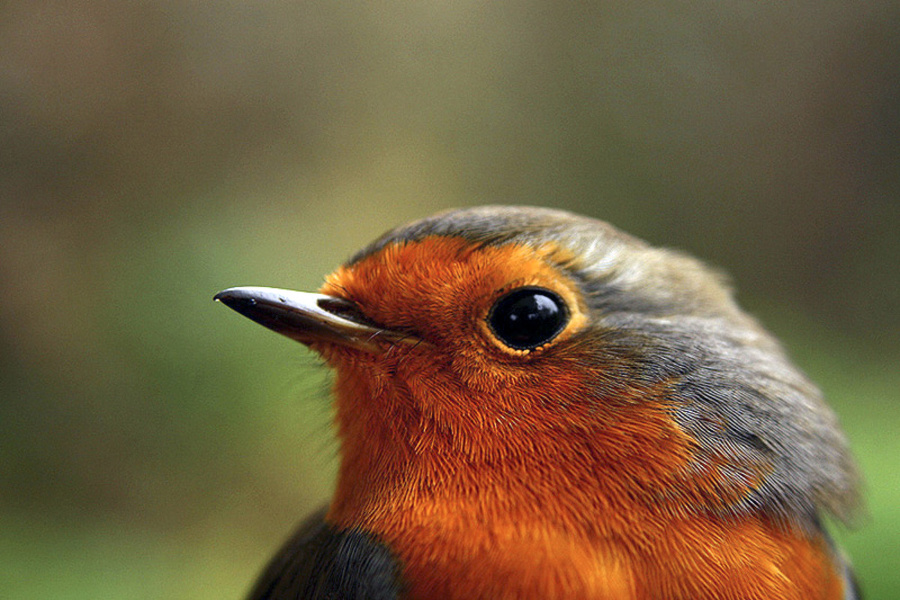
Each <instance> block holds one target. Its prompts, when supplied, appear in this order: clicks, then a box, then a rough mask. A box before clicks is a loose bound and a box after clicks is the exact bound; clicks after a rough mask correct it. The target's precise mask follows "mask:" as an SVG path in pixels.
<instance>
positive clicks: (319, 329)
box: [213, 287, 421, 354]
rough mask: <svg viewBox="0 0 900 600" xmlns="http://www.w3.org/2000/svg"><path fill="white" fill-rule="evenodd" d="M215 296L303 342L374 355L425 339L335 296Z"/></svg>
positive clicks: (255, 290) (248, 291)
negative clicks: (387, 324) (380, 322)
mask: <svg viewBox="0 0 900 600" xmlns="http://www.w3.org/2000/svg"><path fill="white" fill-rule="evenodd" d="M213 299H214V300H217V301H219V302H221V303H222V304H224V305H225V306H227V307H229V308H232V309H234V310H236V311H237V312H239V313H241V314H242V315H244V316H245V317H247V318H248V319H252V320H253V321H256V322H257V323H259V324H260V325H263V326H265V327H268V328H269V329H271V330H272V331H275V332H278V333H280V334H281V335H285V336H287V337H289V338H291V339H292V340H296V341H298V342H300V343H301V344H307V345H309V344H312V343H314V342H325V343H329V344H340V345H343V346H349V347H351V348H356V349H358V350H363V351H365V352H369V353H373V354H374V353H380V352H383V351H384V350H385V349H386V348H387V347H389V346H391V345H396V344H413V345H414V344H417V343H420V342H421V340H419V339H418V338H416V337H413V336H411V335H409V334H406V333H401V332H399V331H391V330H388V329H383V328H381V327H379V326H377V325H376V324H374V323H372V322H371V321H369V320H368V319H366V317H365V316H363V314H362V313H361V312H360V311H359V309H358V308H357V306H356V305H355V304H354V303H352V302H350V301H348V300H344V299H343V298H337V297H335V296H326V295H324V294H310V293H307V292H292V291H290V290H279V289H275V288H266V287H235V288H229V289H227V290H224V291H222V292H219V293H218V294H216V295H215V297H214V298H213Z"/></svg>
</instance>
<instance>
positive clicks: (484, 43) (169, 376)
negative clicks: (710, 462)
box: [0, 0, 900, 599]
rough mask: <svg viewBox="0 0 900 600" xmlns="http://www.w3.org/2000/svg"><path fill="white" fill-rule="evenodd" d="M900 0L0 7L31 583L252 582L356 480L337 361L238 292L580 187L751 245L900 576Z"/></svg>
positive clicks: (760, 287) (5, 422)
mask: <svg viewBox="0 0 900 600" xmlns="http://www.w3.org/2000/svg"><path fill="white" fill-rule="evenodd" d="M898 197H900V6H898V4H897V3H896V2H887V1H879V0H874V1H873V0H866V1H863V0H842V1H840V2H837V1H825V2H822V1H818V2H811V1H801V2H793V3H776V2H733V1H725V2H722V1H715V2H713V1H709V2H703V1H701V2H691V3H688V2H676V1H672V0H669V1H663V2H657V3H652V2H651V3H647V2H616V1H607V2H590V3H563V2H550V1H547V0H544V1H536V0H533V1H514V2H413V1H402V0H388V1H385V2H381V3H370V2H350V1H345V0H331V1H328V2H324V1H311V2H284V1H277V0H274V1H270V2H254V3H248V2H236V1H235V2H185V1H176V0H172V1H169V2H166V1H162V0H149V1H147V2H140V3H136V2H135V3H116V2H108V1H99V2H85V1H78V0H76V1H70V2H51V1H43V0H38V1H33V2H25V1H24V0H18V1H12V2H4V3H2V4H0V301H2V302H0V589H2V590H3V595H4V597H7V598H28V599H32V598H65V599H95V598H167V599H168V598H185V599H204V598H205V599H214V598H215V599H220V598H239V597H240V596H241V595H242V594H243V593H245V591H246V590H247V587H248V586H249V584H250V581H251V580H252V578H253V576H254V574H255V573H256V572H257V571H258V570H259V569H260V568H261V566H262V564H263V562H264V561H265V560H266V558H268V556H270V555H271V553H272V552H273V551H274V549H275V547H276V546H277V545H278V544H279V543H280V541H281V540H282V538H283V537H284V536H285V535H286V534H287V532H288V531H289V529H290V528H291V527H292V525H293V524H294V523H295V522H297V521H298V520H299V519H300V518H301V517H302V516H303V515H304V514H305V513H306V512H307V511H309V510H310V509H312V508H313V507H315V506H317V505H318V504H320V503H321V502H323V501H324V500H325V499H326V498H327V497H328V494H329V489H330V486H331V484H332V477H333V473H334V469H335V465H336V452H337V446H336V444H335V443H334V442H333V441H332V440H331V437H330V429H329V418H330V416H329V406H328V386H329V377H328V373H327V372H326V370H325V369H324V368H322V367H321V366H320V363H319V361H318V360H317V359H316V357H315V356H313V355H312V354H310V353H309V352H307V351H306V349H305V348H303V347H302V346H300V345H299V344H295V343H293V342H291V341H289V340H287V339H284V338H281V337H279V336H276V335H275V334H273V333H271V332H268V331H266V330H264V329H263V328H260V327H258V326H256V325H254V324H252V323H251V322H249V321H247V320H245V319H242V318H240V317H239V316H238V315H236V314H234V313H233V312H231V311H229V310H228V309H227V308H225V307H223V306H220V305H216V304H214V303H213V302H212V296H213V294H214V293H215V292H216V291H218V290H220V289H222V288H225V287H229V286H233V285H269V286H276V287H287V288H294V289H304V290H310V289H315V288H316V287H318V285H319V283H320V281H321V278H322V275H324V274H325V273H327V272H328V271H330V270H331V269H332V268H334V267H335V266H337V265H338V264H340V262H341V261H342V260H344V259H345V258H346V257H348V256H349V255H350V254H351V253H352V252H353V251H354V250H356V249H357V248H359V247H361V246H362V245H363V244H365V243H367V242H368V241H370V240H371V239H372V238H373V237H375V236H376V235H378V234H380V233H381V232H382V231H383V230H385V229H387V228H389V227H392V226H394V225H397V224H400V223H403V222H405V221H408V220H411V219H414V218H418V217H422V216H426V215H428V214H430V213H432V212H434V211H436V210H440V209H444V208H449V207H453V206H464V205H474V204H481V203H522V204H538V205H547V206H554V207H563V208H568V209H571V210H575V211H578V212H581V213H585V214H588V215H591V216H595V217H599V218H602V219H606V220H609V221H610V222H612V223H614V224H616V225H618V226H619V227H621V228H623V229H625V230H627V231H630V232H631V233H634V234H636V235H638V236H640V237H643V238H645V239H648V240H649V241H651V242H653V243H655V244H659V245H665V246H672V247H678V248H681V249H684V250H687V251H689V252H691V253H693V254H695V255H698V256H700V257H701V258H703V259H705V260H707V261H708V262H711V263H712V264H714V265H716V266H718V267H720V268H722V269H724V270H726V271H728V272H729V273H730V274H731V275H732V278H733V281H734V282H735V285H736V287H737V289H738V290H739V298H740V300H741V302H742V303H743V304H744V305H745V306H746V307H747V308H748V309H749V310H750V311H751V312H753V313H754V314H756V315H758V316H759V317H760V318H761V319H762V320H763V321H764V322H765V323H767V324H768V325H769V327H770V328H771V329H772V330H774V331H775V333H776V334H777V335H778V336H779V337H781V338H782V339H783V340H784V342H785V344H786V345H787V347H788V348H789V350H790V352H791V354H792V355H793V356H794V357H795V358H796V360H797V362H798V363H799V364H800V365H801V366H802V367H803V368H804V369H805V370H806V371H807V372H808V373H809V374H810V376H811V377H812V378H813V379H814V380H816V381H817V382H819V383H820V385H821V386H822V387H823V389H824V390H825V392H826V394H827V396H828V398H829V399H830V402H831V403H832V405H833V406H834V407H835V409H836V410H837V412H838V413H839V415H840V417H841V419H842V421H843V423H844V425H845V428H846V430H847V432H848V435H849V437H850V438H851V440H852V443H853V446H854V448H855V450H856V452H857V454H858V457H859V460H860V462H861V464H862V467H863V470H864V471H865V474H866V477H867V498H868V512H867V513H866V514H865V515H863V516H862V517H861V518H860V520H859V528H858V529H857V530H856V531H852V532H848V531H846V530H843V529H841V528H838V530H837V535H838V536H839V537H840V538H841V539H842V540H843V544H844V546H845V548H846V549H847V550H848V551H849V553H850V554H851V555H852V556H853V559H854V562H855V563H856V565H857V567H858V571H859V573H860V576H861V579H862V582H863V585H864V588H865V589H866V590H867V592H868V597H869V598H886V599H891V598H896V597H900V569H898V568H897V564H898V560H900V501H898V494H900V475H898V470H897V463H898V458H897V457H898V456H900V408H898V404H897V399H898V390H900V372H898V365H900V361H898V358H900V341H898V333H900V310H898V309H900V289H898V276H897V271H898V263H900V260H898V259H900V241H898V235H897V233H898V225H900V204H898Z"/></svg>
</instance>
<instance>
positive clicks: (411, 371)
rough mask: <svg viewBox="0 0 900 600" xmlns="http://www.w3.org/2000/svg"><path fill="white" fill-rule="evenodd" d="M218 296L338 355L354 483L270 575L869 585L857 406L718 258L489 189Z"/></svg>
mask: <svg viewBox="0 0 900 600" xmlns="http://www.w3.org/2000/svg"><path fill="white" fill-rule="evenodd" d="M216 299H218V300H221V301H222V302H224V303H225V304H226V305H228V306H229V307H231V308H233V309H234V310H236V311H238V312H239V313H241V314H243V315H244V316H247V317H249V318H250V319H253V320H254V321H256V322H258V323H261V324H262V325H265V326H266V327H268V328H270V329H273V330H275V331H277V332H278V333H281V334H283V335H286V336H288V337H290V338H292V339H294V340H297V341H299V342H301V343H303V344H306V345H307V346H309V347H310V348H312V349H313V350H314V351H316V352H317V353H319V354H320V355H321V356H322V357H323V358H324V360H325V362H326V363H327V364H328V365H330V366H331V367H333V368H334V370H335V372H336V377H335V383H334V395H335V420H336V425H337V431H338V436H339V438H340V468H339V473H338V480H337V488H336V491H335V493H334V497H333V499H332V500H331V503H330V505H329V506H328V507H327V509H325V510H323V511H322V512H321V513H320V514H317V515H314V516H313V517H312V518H310V519H309V520H308V521H307V522H306V523H305V524H304V525H303V526H302V527H301V529H300V531H299V532H298V533H297V534H296V535H295V536H294V537H293V538H292V539H291V540H290V541H289V542H288V543H287V544H286V545H285V546H284V547H283V548H282V550H281V551H280V552H279V553H278V554H277V555H276V557H275V558H274V559H273V560H272V562H271V563H270V565H269V566H268V568H267V569H266V570H265V572H264V573H263V575H262V576H261V578H260V579H259V581H258V582H257V584H256V586H255V589H254V590H253V592H252V593H251V598H254V599H263V598H266V599H278V600H284V599H288V598H291V599H295V598H316V599H324V598H341V599H362V598H367V599H379V600H380V599H388V598H408V599H417V600H428V599H460V600H474V599H507V598H508V599H513V598H515V599H519V598H522V599H526V598H527V599H540V600H549V599H595V600H600V599H617V600H628V599H633V600H651V599H654V600H655V599H663V600H674V599H683V600H698V599H706V598H718V599H734V600H749V599H766V600H771V599H775V598H777V599H794V600H826V599H827V600H848V599H853V598H858V597H859V596H858V591H857V589H856V585H855V584H854V582H853V576H852V573H851V570H850V567H849V566H848V563H847V562H846V561H845V559H844V558H843V557H842V555H841V554H840V552H839V551H838V550H836V548H835V547H834V545H833V544H832V542H831V541H830V539H829V537H828V535H827V533H826V532H825V530H824V529H823V526H822V519H823V517H832V518H836V519H837V520H839V521H843V522H847V521H848V520H849V519H850V518H851V516H852V515H853V513H854V510H855V509H856V508H857V505H858V503H859V492H858V487H859V477H858V474H857V470H856V467H855V465H854V462H853V459H852V457H851V456H850V454H849V451H848V448H847V442H846V439H845V437H844V435H843V434H842V433H841V430H840V428H839V426H838V423H837V421H836V419H835V416H834V414H833V413H832V412H831V410H829V408H828V407H827V406H826V405H825V404H824V402H823V400H822V397H821V395H820V393H819V391H818V390H817V389H816V387H815V386H814V385H813V384H811V383H810V382H809V381H808V380H807V379H806V377H805V376H804V375H803V374H802V373H801V372H800V371H799V370H798V369H797V368H796V367H794V366H793V365H792V364H791V363H790V362H789V360H788V358H786V356H785V354H784V352H783V351H782V349H781V348H780V346H779V344H778V343H777V342H776V341H775V339H774V338H773V337H772V336H771V335H770V334H768V333H767V332H766V331H764V330H763V329H762V328H761V327H760V326H759V325H758V324H757V323H756V321H754V320H753V319H752V318H750V317H749V316H747V315H746V314H745V313H743V312H742V311H741V310H740V309H739V308H738V306H737V305H736V304H735V302H734V300H733V298H732V295H731V293H730V291H729V289H728V288H727V286H726V285H725V284H724V283H723V280H722V278H721V277H720V276H718V275H717V274H716V273H714V272H712V271H710V270H709V269H707V268H706V267H704V266H703V265H702V264H701V263H700V262H698V261H697V260H695V259H693V258H690V257H688V256H685V255H684V254H680V253H678V252H673V251H670V250H663V249H658V248H654V247H651V246H650V245H648V244H646V243H645V242H643V241H640V240H638V239H636V238H634V237H631V236H629V235H627V234H625V233H622V232H620V231H618V230H617V229H615V228H613V227H612V226H610V225H608V224H606V223H604V222H601V221H596V220H593V219H588V218H583V217H579V216H576V215H573V214H569V213H566V212H560V211H555V210H546V209H540V208H516V207H482V208H474V209H467V210H457V211H452V212H446V213H442V214H439V215H436V216H434V217H431V218H428V219H424V220H422V221H418V222H416V223H412V224H410V225H407V226H405V227H400V228H398V229H395V230H393V231H390V232H388V233H387V234H385V235H384V236H382V237H381V238H379V239H378V240H376V241H375V242H373V243H372V244H370V245H369V246H367V247H366V248H364V249H363V250H362V251H360V252H359V253H357V254H356V255H355V256H353V257H352V258H351V259H350V260H349V261H348V262H347V263H346V264H344V265H343V266H342V267H340V268H339V269H338V270H337V271H335V272H334V273H332V274H331V275H329V276H328V277H327V278H326V280H325V284H324V285H323V286H322V288H321V289H320V291H319V293H316V294H313V293H301V292H293V291H286V290H278V289H271V288H251V287H247V288H232V289H229V290H225V291H224V292H221V293H219V294H218V295H217V296H216Z"/></svg>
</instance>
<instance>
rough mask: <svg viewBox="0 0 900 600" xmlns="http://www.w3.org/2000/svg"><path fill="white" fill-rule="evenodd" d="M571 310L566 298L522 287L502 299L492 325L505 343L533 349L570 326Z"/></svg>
mask: <svg viewBox="0 0 900 600" xmlns="http://www.w3.org/2000/svg"><path fill="white" fill-rule="evenodd" d="M568 320H569V311H568V310H567V309H566V305H565V303H564V302H563V301H562V298H560V297H559V296H557V295H556V294H554V293H553V292H551V291H550V290H545V289H543V288H536V287H526V288H520V289H518V290H515V291H513V292H510V293H508V294H507V295H505V296H503V297H502V298H500V299H499V300H498V301H497V303H496V304H495V305H494V307H493V308H492V309H491V313H490V314H489V315H488V323H489V324H490V326H491V329H492V330H493V331H494V333H495V334H496V335H497V337H498V338H500V341H502V342H503V343H504V344H506V345H507V346H509V347H510V348H515V349H516V350H531V349H533V348H537V347H538V346H542V345H543V344H546V343H547V342H549V341H550V340H552V339H553V338H555V337H556V334H558V333H559V332H560V331H562V330H563V328H564V327H565V326H566V322H567V321H568Z"/></svg>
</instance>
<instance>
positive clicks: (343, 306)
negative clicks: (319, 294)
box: [316, 298, 378, 327]
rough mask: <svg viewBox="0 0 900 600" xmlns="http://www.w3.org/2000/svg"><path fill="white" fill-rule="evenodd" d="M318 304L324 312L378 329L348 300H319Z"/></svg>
mask: <svg viewBox="0 0 900 600" xmlns="http://www.w3.org/2000/svg"><path fill="white" fill-rule="evenodd" d="M316 304H317V305H318V306H319V308H321V309H322V310H324V311H327V312H330V313H331V314H333V315H336V316H338V317H340V318H342V319H346V320H348V321H353V322H354V323H359V324H360V325H367V326H369V327H378V325H377V324H376V323H374V322H372V320H371V319H369V318H367V317H366V316H365V315H364V314H362V312H361V311H360V310H359V308H358V307H357V306H356V305H355V304H353V303H352V302H350V301H348V300H344V299H342V298H319V299H318V300H317V301H316Z"/></svg>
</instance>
